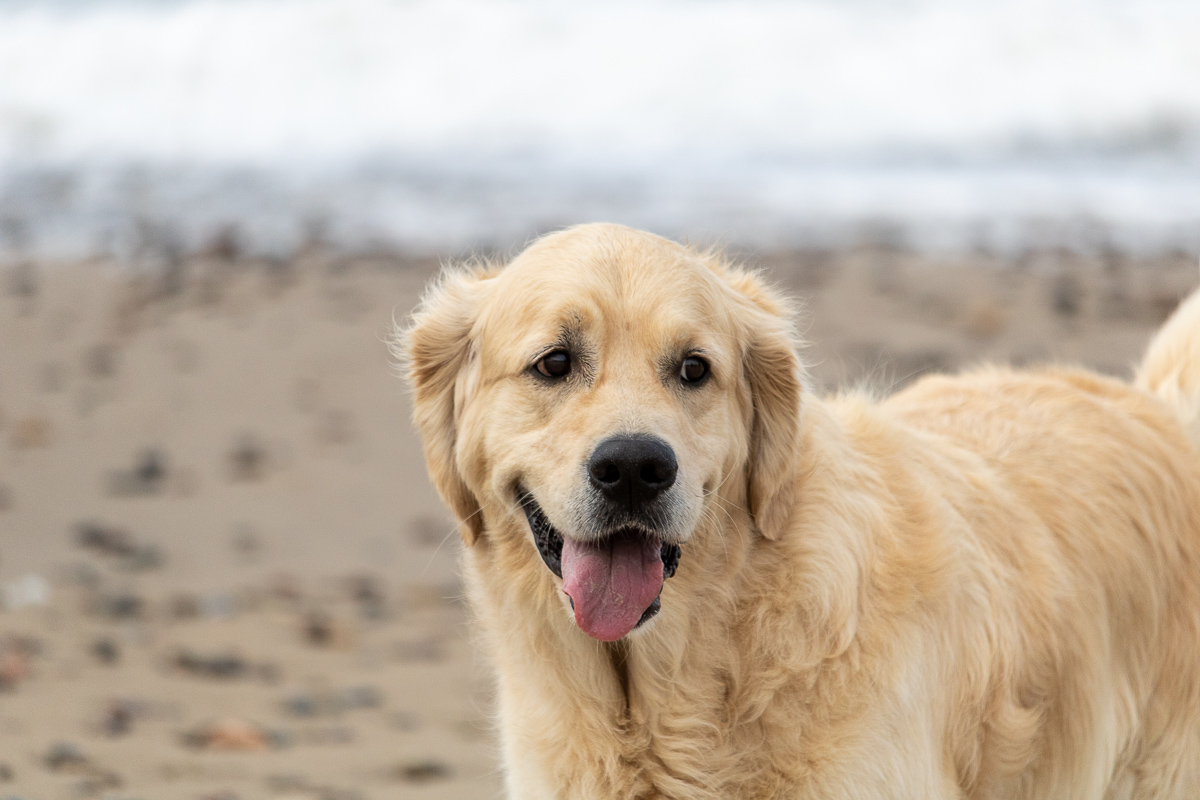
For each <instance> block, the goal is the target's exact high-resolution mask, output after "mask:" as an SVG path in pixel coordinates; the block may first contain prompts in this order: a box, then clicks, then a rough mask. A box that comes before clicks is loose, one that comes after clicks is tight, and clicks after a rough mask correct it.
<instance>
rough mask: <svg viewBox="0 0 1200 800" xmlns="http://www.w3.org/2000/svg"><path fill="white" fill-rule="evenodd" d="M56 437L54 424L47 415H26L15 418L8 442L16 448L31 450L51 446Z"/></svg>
mask: <svg viewBox="0 0 1200 800" xmlns="http://www.w3.org/2000/svg"><path fill="white" fill-rule="evenodd" d="M53 439H54V426H53V425H51V424H50V420H48V419H46V418H45V417H25V418H23V419H18V420H15V421H14V422H13V424H12V430H11V431H9V434H8V443H9V444H10V445H11V446H12V448H13V449H14V450H31V449H33V448H37V447H49V446H50V444H51V442H52V441H53Z"/></svg>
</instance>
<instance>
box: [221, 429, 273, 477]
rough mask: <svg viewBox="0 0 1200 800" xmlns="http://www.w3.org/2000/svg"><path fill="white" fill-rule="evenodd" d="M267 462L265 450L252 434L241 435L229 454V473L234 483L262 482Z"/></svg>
mask: <svg viewBox="0 0 1200 800" xmlns="http://www.w3.org/2000/svg"><path fill="white" fill-rule="evenodd" d="M267 462H268V456H267V448H266V447H265V446H264V445H263V444H262V443H261V442H259V441H258V439H257V438H256V437H255V436H254V435H252V434H245V435H243V436H242V437H241V439H239V440H238V442H237V444H236V445H234V448H233V450H232V451H231V452H230V453H229V466H230V473H231V475H232V477H233V480H235V481H257V480H262V479H263V477H265V475H266V470H267Z"/></svg>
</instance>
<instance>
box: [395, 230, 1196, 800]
mask: <svg viewBox="0 0 1200 800" xmlns="http://www.w3.org/2000/svg"><path fill="white" fill-rule="evenodd" d="M564 326H566V327H568V328H570V330H571V331H574V334H572V335H577V336H578V337H579V338H581V339H582V340H583V341H585V342H586V343H587V347H589V348H592V352H593V353H594V369H593V373H592V374H591V375H590V376H589V377H587V379H586V380H583V379H580V380H577V381H576V382H575V383H574V384H564V385H563V386H562V387H558V388H547V386H545V385H540V384H538V383H537V382H536V381H535V380H532V379H531V378H530V376H529V372H528V370H529V367H530V364H531V363H533V362H532V360H531V359H535V358H536V354H537V353H538V352H539V348H542V349H544V348H545V346H546V345H547V344H548V343H552V342H553V341H554V340H555V337H556V336H558V335H559V332H560V331H561V330H562V329H563V328H564ZM697 343H699V344H700V345H702V346H703V347H704V349H705V351H706V352H708V353H711V360H712V368H713V380H712V381H711V383H710V384H708V385H706V386H705V387H704V388H702V389H701V390H698V391H691V390H689V391H690V393H686V392H685V393H681V392H680V391H679V390H678V387H674V386H673V385H671V383H670V381H669V380H667V379H664V378H663V374H664V373H663V372H662V371H661V369H660V365H661V364H662V363H664V359H668V360H669V358H670V357H672V354H675V353H678V352H679V351H680V348H681V347H684V346H691V345H695V344H697ZM796 345H797V342H796V340H795V335H794V332H793V328H792V324H791V319H790V312H789V307H788V305H787V303H786V302H784V301H783V300H782V299H781V298H780V297H779V296H778V295H776V294H775V293H774V292H773V291H771V290H770V289H768V288H767V287H766V286H764V285H763V284H762V283H761V281H760V280H759V279H758V278H757V277H755V276H754V275H753V274H751V273H747V272H745V271H742V270H740V269H738V268H736V267H734V266H730V265H728V264H726V263H724V262H722V261H721V260H720V259H718V258H715V257H713V256H711V255H708V254H704V253H698V252H695V251H692V250H689V249H687V248H685V247H682V246H679V245H677V244H674V243H672V242H668V241H666V240H663V239H659V238H657V237H653V236H650V235H649V234H644V233H639V232H636V231H632V230H629V229H626V228H621V227H617V226H609V225H595V226H584V227H580V228H575V229H571V230H568V231H564V232H561V233H557V234H554V235H551V236H548V237H545V238H543V239H541V240H540V241H538V242H536V243H535V244H534V245H532V246H531V247H530V248H529V249H527V250H526V251H525V252H524V253H522V254H521V255H520V256H518V257H517V258H516V259H515V260H513V262H512V263H510V264H508V265H507V266H504V267H501V266H500V265H478V266H475V267H471V268H463V269H455V270H451V271H449V272H448V273H447V274H446V275H444V276H443V278H442V279H441V281H440V282H439V283H438V284H437V285H436V286H435V287H433V288H432V289H431V290H430V292H429V294H428V295H427V297H426V300H425V302H424V304H423V305H422V307H421V308H420V309H419V310H418V312H417V313H416V316H415V320H414V323H413V325H412V326H411V328H409V329H408V330H407V331H405V332H402V333H401V338H400V340H399V349H400V351H401V352H402V353H403V354H404V355H405V357H406V358H407V360H408V365H409V366H408V368H409V377H410V380H411V382H412V386H413V389H414V396H415V419H416V423H417V427H418V429H419V431H420V433H421V435H422V437H423V440H424V443H425V451H426V457H427V460H428V464H429V470H430V474H431V476H432V478H433V480H434V482H435V484H436V485H437V487H438V489H439V490H440V491H441V493H442V495H443V497H444V498H445V500H446V502H447V504H448V505H449V506H450V508H451V509H452V510H453V511H454V512H455V514H457V515H458V517H459V518H460V520H462V521H463V527H462V530H463V534H464V538H465V540H466V542H467V545H468V547H467V548H466V551H465V557H464V565H463V566H464V572H465V579H466V583H467V586H468V591H469V595H470V599H471V602H472V605H473V607H474V609H475V612H476V614H477V616H478V623H479V628H480V630H481V632H482V639H483V643H484V647H485V648H486V650H487V652H488V654H489V655H490V657H491V659H492V662H493V664H494V666H495V670H496V676H497V681H498V688H499V705H500V708H499V728H500V734H501V738H502V741H503V759H504V767H505V771H506V780H507V785H508V792H509V796H510V797H512V798H514V800H548V799H549V798H564V799H565V798H579V799H581V800H584V799H591V798H621V799H622V800H625V799H630V800H632V799H633V798H640V799H644V800H649V799H650V798H673V799H674V800H701V799H704V800H716V799H717V798H777V799H778V800H783V799H784V798H788V799H789V800H799V799H800V798H824V799H826V800H832V799H834V798H845V799H847V800H850V799H851V798H853V799H854V800H868V799H869V798H1045V799H1046V800H1062V799H1063V798H1078V799H1079V800H1086V799H1087V798H1096V800H1099V799H1100V798H1109V799H1111V800H1117V799H1118V798H1191V797H1197V796H1200V452H1198V450H1197V446H1196V441H1197V440H1200V427H1198V426H1200V422H1198V419H1200V298H1198V297H1193V298H1192V299H1191V300H1189V301H1188V302H1187V303H1186V304H1185V305H1184V306H1183V307H1182V308H1181V310H1180V311H1179V312H1178V313H1177V315H1176V316H1175V318H1174V319H1172V320H1171V321H1170V322H1169V323H1168V324H1167V325H1166V327H1165V328H1164V329H1163V331H1162V333H1160V334H1159V337H1158V338H1157V339H1156V340H1155V342H1154V343H1153V344H1152V345H1151V347H1150V351H1149V355H1148V356H1147V359H1146V362H1145V364H1144V366H1143V368H1142V370H1141V372H1140V375H1139V378H1138V382H1137V386H1136V387H1131V386H1129V385H1126V384H1123V383H1121V382H1118V381H1115V380H1111V379H1108V378H1103V377H1099V376H1096V375H1092V374H1089V373H1086V372H1082V371H1074V370H1058V369H1053V370H1042V371H1036V372H1013V371H1010V370H1007V369H1000V368H995V369H986V370H981V371H976V372H972V373H969V374H966V375H962V376H958V377H932V378H927V379H925V380H922V381H920V382H918V383H917V384H916V385H914V386H912V387H911V388H909V389H907V390H905V391H903V392H900V393H899V394H897V395H895V396H893V397H891V398H889V399H887V400H885V401H882V402H876V401H874V400H872V399H871V398H868V397H864V396H859V395H848V396H841V397H833V398H822V397H817V396H814V395H813V394H812V393H811V392H808V391H806V390H804V388H803V385H804V377H803V369H802V366H801V362H800V361H799V359H798V356H797V349H796ZM1189 426H1190V430H1191V437H1189V435H1188V434H1187V432H1186V429H1187V428H1188V427H1189ZM631 431H633V432H638V431H643V432H653V433H654V434H655V435H659V436H662V437H663V438H664V439H665V440H667V441H668V442H670V443H671V445H672V447H673V448H674V449H675V451H676V453H677V455H678V460H679V464H680V480H681V481H683V482H684V483H683V485H685V486H686V487H688V490H689V492H690V494H689V495H688V496H689V498H690V501H689V502H691V503H692V504H693V507H694V510H695V511H696V519H697V520H698V522H697V523H696V525H695V527H694V530H692V532H691V535H690V538H689V539H688V541H687V542H686V543H685V544H684V545H683V557H682V561H681V562H680V566H679V571H678V574H677V575H676V576H675V577H674V578H671V579H670V580H668V581H667V582H666V585H665V587H664V590H663V596H662V612H661V613H660V614H659V615H658V616H657V617H656V618H655V619H653V620H651V621H650V622H649V623H648V624H647V625H645V626H644V627H643V628H641V629H638V630H635V631H634V632H633V633H632V634H631V635H629V636H628V637H626V638H625V639H624V640H622V641H620V642H616V643H613V644H604V643H601V642H598V641H595V640H593V639H591V638H589V637H588V636H587V635H585V634H584V633H583V632H582V631H581V630H579V629H578V628H577V627H576V625H575V623H574V620H573V617H572V615H571V612H570V609H569V606H568V605H567V603H566V602H565V598H564V597H563V596H562V593H561V581H560V580H559V579H558V578H556V577H555V576H554V575H553V574H552V573H551V572H550V570H549V569H547V567H546V566H545V565H544V564H543V563H542V561H541V559H540V558H539V556H538V553H537V550H536V549H535V547H534V544H533V542H532V538H531V534H530V531H529V528H528V525H527V523H526V521H525V518H524V516H523V514H522V512H521V510H520V507H519V506H518V504H517V502H516V500H515V496H514V491H515V486H516V485H517V484H518V483H521V484H522V485H525V486H526V487H527V488H528V489H529V490H531V491H532V492H533V493H534V494H535V495H536V496H537V497H538V499H539V502H542V503H543V506H544V507H545V510H546V513H547V514H548V516H549V517H550V519H551V520H552V521H554V523H555V525H556V527H560V529H561V528H562V524H563V523H562V520H565V519H568V518H569V515H568V511H569V507H568V506H569V503H568V500H567V498H569V496H570V493H571V491H573V487H574V486H575V485H576V482H578V481H580V480H583V479H584V477H583V476H584V473H583V471H582V464H583V459H584V458H585V457H586V455H587V453H588V452H589V451H590V449H591V448H592V447H593V446H594V445H595V443H596V442H597V441H598V440H599V439H600V438H601V437H603V436H606V435H610V434H612V433H613V432H631ZM564 533H566V534H568V535H569V528H567V529H564Z"/></svg>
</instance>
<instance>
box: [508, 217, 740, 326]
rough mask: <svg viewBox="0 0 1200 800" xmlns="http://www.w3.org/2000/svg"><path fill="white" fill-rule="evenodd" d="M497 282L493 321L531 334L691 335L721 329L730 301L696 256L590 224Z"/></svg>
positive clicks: (542, 245) (555, 240) (554, 240)
mask: <svg viewBox="0 0 1200 800" xmlns="http://www.w3.org/2000/svg"><path fill="white" fill-rule="evenodd" d="M596 228H600V229H601V230H599V231H597V230H595V229H596ZM496 281H497V285H496V286H495V292H494V293H493V295H492V298H491V302H490V303H489V305H490V306H491V308H490V309H489V311H490V312H491V314H490V316H492V317H493V318H494V319H495V320H496V321H500V320H504V321H505V323H506V327H509V326H512V325H514V324H515V325H517V326H518V327H519V328H520V329H522V330H526V331H529V332H530V333H531V334H533V335H537V334H539V333H546V332H548V331H549V330H550V329H557V328H560V327H564V326H576V327H579V328H590V327H595V326H598V325H605V326H618V327H621V328H624V329H626V330H631V329H635V328H641V327H645V326H647V325H650V326H654V327H655V328H656V329H658V330H659V331H660V332H662V333H664V334H667V333H671V334H674V335H686V334H687V333H688V332H693V331H695V330H696V329H698V328H711V327H713V326H714V325H718V326H719V323H720V319H721V314H720V313H719V311H720V306H721V305H722V303H723V302H724V301H725V300H726V299H727V298H725V297H724V295H725V294H727V291H722V289H723V286H722V284H721V281H720V278H719V277H718V276H717V275H716V274H715V273H714V272H713V271H712V269H710V268H709V267H708V266H707V265H706V264H705V263H704V262H703V261H702V260H701V259H699V258H698V257H696V256H695V255H694V254H692V253H690V252H688V251H687V250H685V249H684V248H682V247H680V246H679V245H677V244H675V243H674V242H670V241H668V240H665V239H659V238H658V237H654V236H650V235H647V234H640V233H637V232H633V231H628V230H627V229H623V228H619V227H617V226H587V227H586V229H582V230H581V229H573V230H572V231H568V232H565V233H564V234H558V235H555V236H553V237H548V238H547V239H544V240H541V241H539V242H537V243H536V244H534V245H533V246H531V247H530V248H529V249H527V250H526V251H525V252H523V253H522V254H521V255H520V256H518V257H517V258H516V259H515V260H514V261H513V262H512V263H511V264H509V266H508V267H506V268H505V270H504V271H503V272H502V273H501V275H500V276H499V277H498V278H497V279H496ZM510 330H511V328H510ZM513 332H515V330H514V331H513Z"/></svg>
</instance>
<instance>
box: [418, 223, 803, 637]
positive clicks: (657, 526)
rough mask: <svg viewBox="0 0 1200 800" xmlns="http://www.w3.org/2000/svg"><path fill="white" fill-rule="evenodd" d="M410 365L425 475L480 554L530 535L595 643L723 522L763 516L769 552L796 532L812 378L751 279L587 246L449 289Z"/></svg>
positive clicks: (639, 613) (526, 259) (612, 632)
mask: <svg viewBox="0 0 1200 800" xmlns="http://www.w3.org/2000/svg"><path fill="white" fill-rule="evenodd" d="M407 355H408V358H409V361H410V378H411V380H412V381H413V384H414V388H415V390H416V409H415V416H416V420H417V423H418V427H419V428H420V430H421V433H422V435H423V437H424V441H425V449H426V457H427V460H428V461H429V466H430V471H431V474H432V475H433V477H434V480H435V482H436V483H437V484H438V488H439V490H440V491H441V492H442V495H443V497H444V498H445V499H446V500H447V501H448V503H449V504H450V505H451V507H452V508H453V509H454V510H455V511H456V512H457V513H458V515H459V516H460V518H462V519H464V520H465V521H466V526H467V529H468V532H467V535H466V538H467V541H468V544H471V543H472V542H473V541H474V539H475V538H476V537H477V536H479V535H481V534H482V535H487V533H488V532H490V531H491V530H492V528H493V526H494V523H495V521H496V520H497V518H499V517H503V516H504V515H507V514H511V515H519V516H523V517H524V521H525V523H526V524H525V525H522V526H520V527H519V528H518V530H520V531H521V532H522V536H523V538H524V541H523V543H522V544H523V546H526V547H528V548H531V549H536V551H537V552H538V554H539V555H540V557H541V562H542V564H543V565H544V566H542V567H539V568H540V569H544V572H545V577H546V579H547V580H556V581H558V580H560V581H561V588H562V591H563V593H564V595H565V602H567V603H568V604H569V605H570V607H571V608H572V609H573V612H574V617H575V621H576V622H577V624H578V625H579V627H580V628H581V629H582V630H583V631H585V632H586V633H588V634H589V635H591V636H593V637H595V638H597V639H601V640H605V641H613V640H616V639H620V638H622V637H624V636H626V635H627V634H628V633H629V632H630V631H632V630H633V629H634V628H635V627H637V626H639V625H640V624H641V623H643V622H645V621H646V620H648V619H649V618H651V617H653V616H654V614H655V613H657V612H658V610H659V608H660V599H659V596H660V593H661V590H662V586H663V582H664V580H666V579H667V578H669V577H670V576H671V575H672V574H673V572H674V570H675V568H676V565H677V564H678V562H679V560H680V558H681V554H682V557H683V558H685V559H686V553H687V550H688V543H689V542H690V541H691V540H692V539H693V537H695V536H698V535H703V533H704V531H705V530H706V526H705V525H704V524H702V521H703V520H715V522H716V524H718V525H719V524H721V518H723V517H724V516H725V515H727V514H728V513H729V512H728V509H727V508H721V509H716V508H713V506H715V505H716V504H719V503H723V504H725V505H730V504H732V507H733V508H735V509H737V508H744V507H745V506H746V505H747V504H749V505H750V506H751V508H750V509H749V510H750V511H751V512H752V513H753V514H754V517H755V520H756V522H757V523H758V527H759V528H760V529H761V530H762V532H763V533H764V534H766V535H774V534H775V533H776V532H777V530H778V529H779V527H780V526H781V525H782V524H783V521H782V520H780V519H775V518H774V517H777V516H780V515H781V514H782V513H783V512H782V511H780V507H782V506H784V505H786V499H784V498H781V497H780V496H779V495H780V494H781V493H783V492H785V491H786V490H787V485H790V482H789V481H788V480H787V478H790V477H791V475H792V469H791V467H792V465H794V462H795V455H796V453H795V450H796V436H797V427H798V425H797V420H796V415H797V413H798V401H799V390H800V369H799V362H798V360H797V359H796V356H795V353H794V349H793V342H792V341H791V329H790V327H789V326H788V324H787V323H786V320H785V317H784V316H783V315H782V311H781V309H780V307H779V304H778V301H777V300H776V299H775V298H774V297H773V296H770V295H768V294H767V292H766V291H765V290H764V289H763V287H762V286H761V285H760V284H759V283H758V282H757V281H756V280H755V279H754V278H753V277H752V276H748V275H746V274H744V273H740V272H735V271H731V270H728V269H726V268H724V267H723V266H720V265H717V264H713V263H709V262H708V261H706V260H705V259H704V258H702V257H701V256H698V255H696V254H694V253H692V252H690V251H688V250H686V249H685V248H682V247H680V246H679V245H676V244H674V243H672V242H668V241H666V240H663V239H659V238H657V237H653V236H650V235H648V234H642V233H638V232H635V231H630V230H628V229H625V228H620V227H617V226H607V225H606V226H587V227H584V228H576V229H572V230H569V231H565V232H563V233H560V234H556V235H553V236H550V237H546V238H544V239H542V240H540V241H539V242H537V243H535V244H534V245H533V246H531V247H530V248H529V249H527V250H526V251H525V252H524V253H522V254H521V255H520V256H519V257H518V258H516V259H515V260H514V261H513V262H512V263H511V264H509V265H508V266H507V267H506V268H504V269H500V270H491V271H488V270H482V271H479V272H477V273H475V274H474V275H470V274H462V273H460V274H458V275H456V276H453V277H451V278H449V279H448V280H447V282H446V283H444V284H443V285H442V286H441V287H440V288H439V289H437V290H435V291H434V292H433V293H431V295H430V297H428V298H427V300H426V304H425V306H424V308H423V309H422V311H421V312H420V313H419V314H418V317H417V322H416V324H415V325H414V327H413V328H412V330H411V332H410V333H409V335H408V340H407ZM480 516H482V517H483V518H484V519H485V520H487V522H488V524H487V525H486V526H485V525H484V524H483V520H481V519H480ZM495 527H497V528H499V527H502V526H495ZM707 527H711V525H709V526H707Z"/></svg>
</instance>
